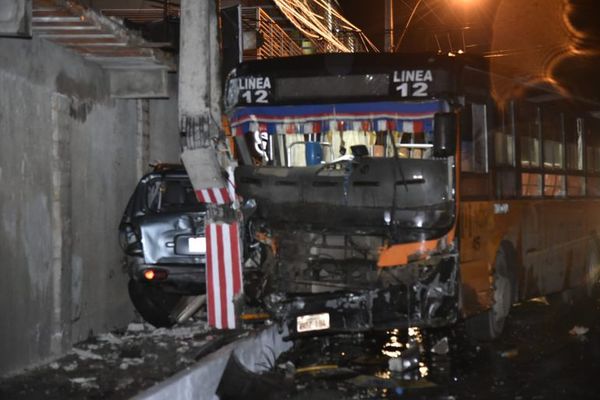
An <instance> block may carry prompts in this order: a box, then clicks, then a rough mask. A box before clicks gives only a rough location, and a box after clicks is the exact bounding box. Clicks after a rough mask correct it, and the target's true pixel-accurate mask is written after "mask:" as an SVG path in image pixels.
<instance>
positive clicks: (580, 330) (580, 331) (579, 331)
mask: <svg viewBox="0 0 600 400" xmlns="http://www.w3.org/2000/svg"><path fill="white" fill-rule="evenodd" d="M589 331H590V328H587V327H585V326H579V325H575V326H574V327H573V328H572V329H571V330H570V331H569V335H571V336H583V335H585V334H586V333H588V332H589Z"/></svg>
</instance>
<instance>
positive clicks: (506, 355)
mask: <svg viewBox="0 0 600 400" xmlns="http://www.w3.org/2000/svg"><path fill="white" fill-rule="evenodd" d="M518 355H519V349H510V350H504V351H501V352H500V357H502V358H515V357H516V356H518Z"/></svg>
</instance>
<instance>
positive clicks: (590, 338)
mask: <svg viewBox="0 0 600 400" xmlns="http://www.w3.org/2000/svg"><path fill="white" fill-rule="evenodd" d="M542 300H543V299H542ZM542 300H538V301H530V302H527V303H524V304H521V305H518V306H515V307H514V308H513V310H512V311H511V315H510V317H509V320H508V321H507V327H506V331H505V333H504V335H503V336H502V337H501V339H500V340H498V341H497V342H494V343H477V342H473V341H471V340H469V339H468V338H467V336H466V335H465V332H464V328H463V326H462V324H458V325H456V326H455V327H453V328H451V329H450V328H449V329H437V330H430V331H420V330H418V329H410V330H408V331H404V330H403V331H399V330H391V331H388V332H381V333H378V334H361V335H346V336H331V337H319V338H313V339H304V340H302V341H297V342H296V343H295V345H294V348H293V349H292V350H290V351H288V352H287V353H284V354H283V355H282V356H280V357H279V359H278V360H277V362H276V363H275V365H272V366H268V367H271V369H272V372H270V373H266V374H262V375H256V374H251V373H249V372H248V371H246V370H245V369H244V368H243V367H241V366H240V365H239V364H238V363H236V361H235V360H234V359H232V360H230V363H229V365H228V368H227V370H226V374H225V376H224V378H223V380H222V382H221V385H220V388H219V395H220V398H221V399H222V400H226V399H231V400H233V399H260V400H268V399H310V400H318V399H331V398H337V399H378V398H389V399H482V398H486V399H487V398H493V399H511V400H518V399H598V398H600V304H599V303H597V302H588V303H586V304H580V305H578V306H576V307H567V306H564V305H549V304H548V303H547V302H545V301H542ZM238 336H239V334H233V333H231V334H227V333H226V334H216V333H215V332H213V331H210V330H209V329H208V328H207V326H206V324H205V322H203V321H202V320H201V319H197V320H193V321H188V322H186V323H185V324H183V325H180V326H178V327H175V328H172V329H164V328H161V329H154V328H153V327H152V326H151V325H148V324H130V326H129V328H128V329H127V330H125V331H122V332H113V333H110V334H103V335H98V336H95V337H92V338H90V339H89V340H87V341H85V342H83V343H80V344H78V345H77V346H76V348H75V349H74V350H73V351H72V352H71V353H70V354H68V355H67V356H65V357H63V358H61V359H60V360H57V361H55V362H53V363H49V364H47V365H45V366H43V367H40V368H37V369H33V370H31V371H28V372H26V373H24V374H21V375H18V376H15V377H12V378H8V379H2V380H0V399H19V400H20V399H27V400H30V399H33V400H36V399H126V398H130V397H132V396H133V395H135V394H137V393H139V392H141V391H143V390H144V389H146V388H149V387H150V386H152V385H155V384H157V383H159V382H161V381H163V380H164V379H166V378H168V377H169V376H172V375H173V374H175V373H177V372H179V371H181V370H184V369H186V368H187V367H189V366H191V365H192V364H194V363H195V362H196V361H197V360H198V359H200V358H202V357H203V356H205V355H206V354H208V353H210V352H212V351H214V350H216V349H217V348H219V347H220V346H222V345H224V344H225V343H226V342H227V341H231V340H234V339H235V338H236V337H238ZM407 344H410V346H411V347H409V348H407ZM431 349H435V352H432V351H431ZM408 353H410V354H412V357H406V355H407V354H408ZM399 355H403V357H401V358H399V357H398V356H399ZM407 359H408V360H409V361H410V359H413V361H414V359H416V363H415V364H414V366H408V369H407V370H404V371H401V370H402V369H403V368H404V365H403V363H402V362H401V361H404V360H407Z"/></svg>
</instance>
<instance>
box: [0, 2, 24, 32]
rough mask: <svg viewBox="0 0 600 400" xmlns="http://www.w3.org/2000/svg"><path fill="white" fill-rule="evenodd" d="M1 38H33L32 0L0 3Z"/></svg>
mask: <svg viewBox="0 0 600 400" xmlns="http://www.w3.org/2000/svg"><path fill="white" fill-rule="evenodd" d="M0 36H11V37H31V0H1V1H0Z"/></svg>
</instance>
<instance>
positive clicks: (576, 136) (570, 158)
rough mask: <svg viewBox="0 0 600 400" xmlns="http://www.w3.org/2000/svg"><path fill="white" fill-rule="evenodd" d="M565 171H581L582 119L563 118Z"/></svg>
mask: <svg viewBox="0 0 600 400" xmlns="http://www.w3.org/2000/svg"><path fill="white" fill-rule="evenodd" d="M565 138H566V142H567V169H569V170H571V171H583V118H573V117H570V116H566V117H565Z"/></svg>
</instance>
